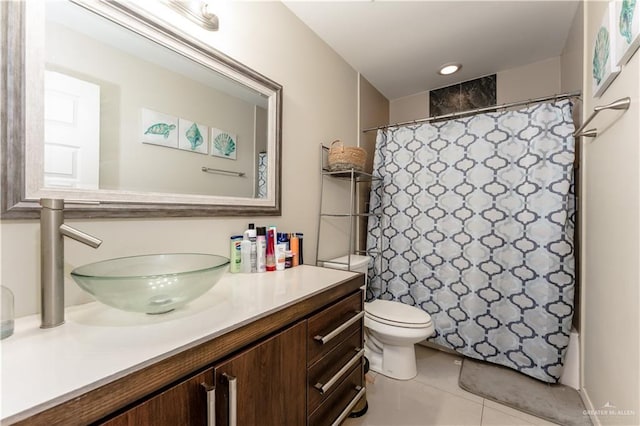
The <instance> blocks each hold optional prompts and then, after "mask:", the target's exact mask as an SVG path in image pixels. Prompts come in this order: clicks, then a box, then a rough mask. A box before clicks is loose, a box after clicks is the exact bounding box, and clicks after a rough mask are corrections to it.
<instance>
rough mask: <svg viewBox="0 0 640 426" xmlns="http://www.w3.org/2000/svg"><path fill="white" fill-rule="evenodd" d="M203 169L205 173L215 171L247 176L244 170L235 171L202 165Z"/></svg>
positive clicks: (220, 173) (223, 173)
mask: <svg viewBox="0 0 640 426" xmlns="http://www.w3.org/2000/svg"><path fill="white" fill-rule="evenodd" d="M202 171H203V172H205V173H213V174H218V175H233V176H238V177H245V175H246V173H244V172H233V171H231V170H222V169H212V168H211V167H204V166H202Z"/></svg>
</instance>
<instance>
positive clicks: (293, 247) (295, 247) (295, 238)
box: [289, 234, 299, 266]
mask: <svg viewBox="0 0 640 426" xmlns="http://www.w3.org/2000/svg"><path fill="white" fill-rule="evenodd" d="M298 241H299V240H298V236H297V235H296V234H291V239H289V245H290V246H291V251H292V252H293V266H298V263H299V261H298V259H299V258H298V254H299V252H298V249H299V247H298Z"/></svg>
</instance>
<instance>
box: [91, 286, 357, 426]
mask: <svg viewBox="0 0 640 426" xmlns="http://www.w3.org/2000/svg"><path fill="white" fill-rule="evenodd" d="M362 303H363V301H362V292H361V291H358V292H356V293H354V294H352V295H350V296H348V297H345V298H343V299H342V300H340V301H338V302H336V303H334V304H332V305H330V306H328V307H326V308H324V309H322V310H320V311H319V312H317V313H316V314H314V315H312V316H310V317H309V318H308V319H305V320H302V321H299V322H298V323H296V324H294V325H293V326H290V327H288V328H286V329H285V330H283V331H281V332H279V333H277V334H275V335H274V336H272V337H270V338H268V339H266V340H265V341H263V342H261V343H258V344H255V345H253V346H250V347H249V348H247V349H245V350H243V351H241V352H240V353H238V354H237V355H234V356H232V357H231V358H229V359H227V360H225V361H223V362H220V363H218V364H216V365H215V366H214V367H213V368H211V369H208V370H206V371H204V372H202V373H199V374H197V375H195V376H193V377H191V378H188V379H186V380H185V381H183V382H181V383H179V384H177V385H175V386H173V387H171V388H169V389H168V390H166V391H164V392H162V393H160V394H158V395H157V396H154V397H152V398H150V399H149V400H147V401H145V402H142V403H141V404H139V405H136V406H134V407H133V408H130V409H129V410H127V411H125V412H124V413H122V414H120V415H118V416H116V417H114V418H112V419H110V420H108V421H106V422H104V423H103V424H104V425H108V426H138V425H154V426H164V425H166V426H173V425H193V426H196V425H207V424H211V423H207V420H208V418H209V417H208V416H209V415H213V416H214V417H215V425H225V426H226V425H260V426H302V425H305V424H307V422H308V424H309V425H331V424H333V423H334V422H335V421H336V420H337V419H338V418H339V417H340V416H341V414H344V413H347V411H346V410H347V407H348V405H349V403H350V402H352V401H353V400H354V399H355V398H356V396H357V395H358V391H359V390H360V389H361V387H362V386H363V370H362V366H363V363H362V360H363V354H364V351H363V328H362V312H363V311H362ZM207 392H209V395H207ZM207 397H209V398H213V402H211V403H209V401H208V399H207ZM209 404H212V405H209ZM211 413H213V414H211ZM343 417H344V415H343Z"/></svg>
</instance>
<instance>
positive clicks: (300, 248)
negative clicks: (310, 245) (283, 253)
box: [296, 232, 304, 265]
mask: <svg viewBox="0 0 640 426" xmlns="http://www.w3.org/2000/svg"><path fill="white" fill-rule="evenodd" d="M296 235H297V236H298V265H302V264H304V261H303V260H302V251H303V250H302V238H303V237H304V234H303V233H302V232H297V233H296Z"/></svg>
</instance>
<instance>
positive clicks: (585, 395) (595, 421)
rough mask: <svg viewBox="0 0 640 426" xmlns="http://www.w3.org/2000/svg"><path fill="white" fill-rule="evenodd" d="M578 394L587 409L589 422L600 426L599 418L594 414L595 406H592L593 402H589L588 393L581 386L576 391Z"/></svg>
mask: <svg viewBox="0 0 640 426" xmlns="http://www.w3.org/2000/svg"><path fill="white" fill-rule="evenodd" d="M578 394H579V395H580V398H581V399H582V402H583V403H584V406H585V407H586V409H587V413H588V414H589V418H590V419H591V423H593V425H594V426H602V423H601V422H600V419H599V418H598V416H596V414H595V413H596V408H595V407H594V406H593V403H592V402H591V398H589V394H588V393H587V390H586V389H585V388H582V389H580V390H579V391H578Z"/></svg>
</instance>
